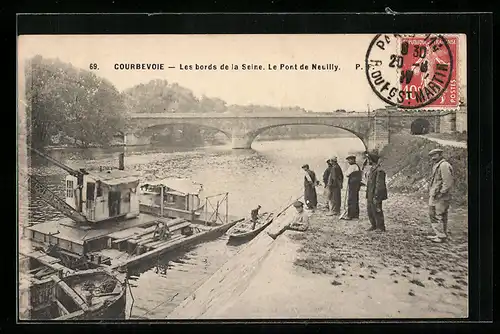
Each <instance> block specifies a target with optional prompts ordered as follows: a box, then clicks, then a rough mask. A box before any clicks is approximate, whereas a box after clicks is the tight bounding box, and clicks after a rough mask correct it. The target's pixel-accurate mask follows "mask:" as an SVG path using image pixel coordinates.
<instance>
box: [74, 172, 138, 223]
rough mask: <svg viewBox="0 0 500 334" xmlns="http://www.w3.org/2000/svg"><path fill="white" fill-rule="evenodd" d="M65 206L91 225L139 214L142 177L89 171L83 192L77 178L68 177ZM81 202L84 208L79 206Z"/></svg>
mask: <svg viewBox="0 0 500 334" xmlns="http://www.w3.org/2000/svg"><path fill="white" fill-rule="evenodd" d="M65 182H66V193H65V195H66V203H67V204H69V205H70V206H71V207H73V208H74V209H76V210H77V211H80V212H81V213H83V215H85V216H86V217H87V220H88V221H89V222H94V223H95V222H99V221H103V220H108V219H112V218H117V217H123V218H125V219H129V218H134V217H137V216H138V215H139V177H138V176H136V175H134V174H132V173H130V172H126V171H124V170H119V169H112V170H105V171H86V175H83V186H82V191H81V197H82V201H80V200H79V196H80V191H79V189H78V180H77V178H76V177H75V176H72V175H68V176H66V180H65ZM80 202H81V206H82V207H81V208H79V207H78V206H79V205H80Z"/></svg>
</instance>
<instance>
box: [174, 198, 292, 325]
mask: <svg viewBox="0 0 500 334" xmlns="http://www.w3.org/2000/svg"><path fill="white" fill-rule="evenodd" d="M294 211H295V208H293V207H290V208H288V209H287V210H286V211H285V212H284V213H283V214H282V215H281V216H280V217H278V218H277V219H276V220H275V221H274V222H273V223H271V224H270V225H269V226H268V227H267V228H266V229H265V230H264V231H262V232H261V233H260V234H259V235H258V236H257V237H256V238H255V239H253V240H252V241H250V242H249V243H248V244H247V246H245V247H244V248H243V249H241V250H240V251H239V252H238V253H237V254H236V255H235V256H233V257H231V258H230V260H229V261H227V262H226V263H225V264H224V265H223V266H222V267H221V268H220V269H219V270H218V271H217V272H215V274H214V275H212V276H211V277H210V278H209V279H208V280H207V281H206V282H205V283H203V284H202V285H201V286H200V287H199V288H198V289H197V290H196V291H195V292H194V293H193V294H192V295H191V296H190V297H188V298H186V299H185V300H184V301H183V302H182V303H181V304H180V305H179V306H178V307H177V308H176V309H174V311H173V312H172V313H170V314H169V315H168V317H167V318H169V319H195V318H199V317H201V316H203V314H205V313H207V312H208V311H209V310H211V309H213V308H220V307H226V306H227V305H230V304H231V301H232V300H234V299H235V297H236V296H239V295H240V294H241V293H242V292H243V291H245V289H246V288H247V287H248V285H249V284H250V282H251V280H252V277H253V274H254V273H255V272H256V270H257V269H258V268H259V265H260V263H262V261H263V260H264V259H265V258H266V257H267V255H268V254H269V252H270V251H271V250H272V247H273V242H274V239H272V238H271V237H270V236H268V235H267V232H272V233H276V232H278V231H282V230H283V229H284V227H285V226H287V225H288V224H289V223H290V221H291V219H292V217H293V215H294Z"/></svg>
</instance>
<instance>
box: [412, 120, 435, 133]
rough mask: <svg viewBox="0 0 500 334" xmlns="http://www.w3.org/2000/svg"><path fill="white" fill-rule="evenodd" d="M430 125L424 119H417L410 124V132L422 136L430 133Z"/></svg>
mask: <svg viewBox="0 0 500 334" xmlns="http://www.w3.org/2000/svg"><path fill="white" fill-rule="evenodd" d="M431 127H432V124H431V122H429V120H427V119H425V118H417V119H416V120H414V121H413V122H411V124H410V131H411V134H413V135H424V134H427V133H429V132H430V131H431Z"/></svg>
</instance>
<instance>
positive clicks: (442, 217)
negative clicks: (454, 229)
mask: <svg viewBox="0 0 500 334" xmlns="http://www.w3.org/2000/svg"><path fill="white" fill-rule="evenodd" d="M429 157H430V159H431V160H432V162H433V163H434V166H433V168H432V173H431V178H430V180H429V217H430V221H431V227H432V229H433V231H434V235H432V236H430V237H429V239H431V240H432V241H434V242H438V243H439V242H443V241H445V240H446V239H447V237H448V232H447V227H448V209H449V205H450V200H451V189H452V186H453V169H452V167H451V165H450V164H449V163H448V162H447V161H446V160H445V159H444V158H443V150H441V149H434V150H432V151H430V152H429ZM346 160H347V162H348V164H349V167H348V168H347V170H346V172H345V177H346V178H347V189H346V200H347V210H346V212H344V214H342V215H341V217H340V218H341V219H346V220H352V219H358V218H359V191H360V189H361V187H362V186H366V207H367V214H368V219H369V220H370V224H371V226H370V228H369V229H368V231H377V232H385V231H386V227H385V220H384V212H383V209H382V202H383V201H385V200H386V199H387V186H386V173H385V171H384V170H383V169H382V168H381V166H380V157H379V155H378V153H377V152H365V161H364V163H363V166H362V167H360V166H359V165H358V164H357V163H356V157H355V156H354V155H349V156H348V157H347V158H346ZM326 163H327V168H326V170H325V172H324V173H323V184H324V189H325V195H326V198H327V203H326V207H327V211H328V213H327V215H328V216H336V215H340V214H341V213H340V209H341V190H342V189H343V185H344V173H343V171H342V168H341V167H340V166H339V164H338V161H337V157H333V158H331V159H328V160H327V161H326ZM367 165H368V166H369V168H368V169H367V171H366V172H365V173H364V170H365V167H366V166H367ZM302 169H303V170H304V172H305V176H304V201H305V204H306V206H307V208H308V209H309V210H311V211H314V210H315V209H316V208H317V205H318V199H317V193H316V187H317V186H319V185H320V182H319V181H318V180H317V178H316V174H315V173H314V171H312V170H311V169H310V168H309V165H303V166H302ZM294 206H295V207H296V208H297V212H298V216H300V220H301V221H305V220H306V218H304V213H303V203H302V202H297V203H295V204H294Z"/></svg>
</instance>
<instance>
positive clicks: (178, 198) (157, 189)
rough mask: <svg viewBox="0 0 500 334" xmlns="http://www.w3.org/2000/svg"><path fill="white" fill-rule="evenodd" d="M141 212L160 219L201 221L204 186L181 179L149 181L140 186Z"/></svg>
mask: <svg viewBox="0 0 500 334" xmlns="http://www.w3.org/2000/svg"><path fill="white" fill-rule="evenodd" d="M140 190H141V194H140V197H139V210H140V212H144V213H149V214H154V215H159V216H160V217H171V218H186V219H189V220H190V221H192V222H194V221H196V220H199V219H200V216H201V211H202V209H203V207H204V205H203V204H204V202H202V200H201V198H202V196H203V195H202V194H203V192H204V191H203V185H202V184H201V183H198V182H195V181H192V180H189V179H181V178H167V179H163V180H157V181H148V182H144V183H142V184H141V185H140Z"/></svg>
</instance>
